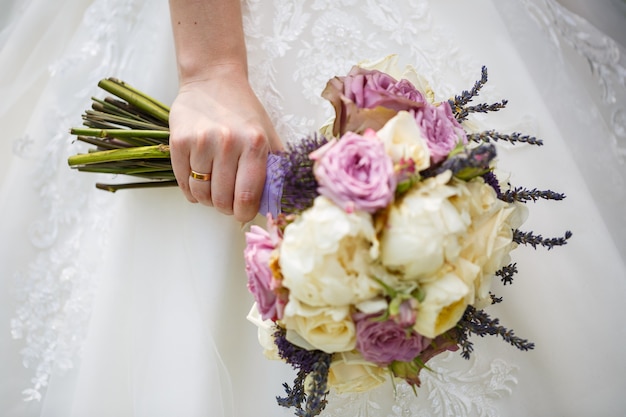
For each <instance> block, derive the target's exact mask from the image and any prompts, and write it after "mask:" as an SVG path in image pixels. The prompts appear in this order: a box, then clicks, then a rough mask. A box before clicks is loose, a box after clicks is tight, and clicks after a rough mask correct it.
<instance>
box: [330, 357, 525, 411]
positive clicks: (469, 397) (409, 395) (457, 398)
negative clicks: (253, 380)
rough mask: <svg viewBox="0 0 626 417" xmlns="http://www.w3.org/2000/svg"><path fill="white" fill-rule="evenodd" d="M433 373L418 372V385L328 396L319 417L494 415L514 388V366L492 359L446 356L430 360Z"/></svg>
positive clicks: (399, 384)
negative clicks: (415, 387)
mask: <svg viewBox="0 0 626 417" xmlns="http://www.w3.org/2000/svg"><path fill="white" fill-rule="evenodd" d="M429 366H430V367H431V369H432V372H428V371H424V372H423V373H422V374H421V378H422V386H421V387H420V388H418V389H417V391H416V392H415V391H413V388H411V387H410V386H409V385H408V384H406V383H404V382H402V383H398V384H397V385H396V386H395V391H394V388H393V387H392V386H391V384H387V385H384V386H382V387H380V388H377V389H375V390H372V391H370V392H367V393H362V394H343V395H340V394H331V397H330V398H329V405H328V407H327V410H325V411H324V413H323V414H322V416H323V417H343V416H348V415H349V416H355V417H429V416H435V415H436V416H442V417H457V416H468V415H475V416H480V417H495V416H497V415H499V414H498V409H497V406H496V400H497V399H498V398H501V397H503V396H506V395H510V394H511V392H512V389H513V387H514V386H515V385H516V384H517V379H516V378H515V376H514V373H515V371H516V370H517V367H515V366H512V365H510V364H507V363H506V362H504V361H502V360H500V359H495V360H493V361H492V362H490V363H482V362H481V361H480V360H479V359H478V357H477V356H474V357H473V358H472V359H471V360H470V361H465V360H464V359H462V358H460V357H459V356H458V355H457V354H453V353H449V354H446V355H444V356H443V357H441V358H435V359H433V360H432V361H431V362H429Z"/></svg>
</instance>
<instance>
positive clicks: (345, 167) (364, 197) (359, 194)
mask: <svg viewBox="0 0 626 417" xmlns="http://www.w3.org/2000/svg"><path fill="white" fill-rule="evenodd" d="M310 158H311V159H313V160H314V161H316V162H315V165H314V167H313V172H314V174H315V178H316V179H317V182H318V184H319V188H318V192H319V193H320V194H321V195H323V196H325V197H327V198H329V199H330V200H332V201H333V202H334V203H335V204H337V205H338V206H339V207H342V208H343V209H344V210H345V211H346V212H348V213H351V212H352V211H354V210H363V211H366V212H368V213H373V212H375V211H376V210H378V209H381V208H384V207H386V206H387V205H388V204H389V203H390V202H391V201H392V199H393V196H394V193H395V190H396V178H395V175H394V169H393V161H392V160H391V158H390V157H389V156H388V155H387V153H386V152H385V146H384V144H383V143H382V141H381V140H380V139H379V138H378V137H377V136H376V134H375V133H374V131H372V130H368V131H366V132H365V134H364V135H363V136H361V135H358V134H356V133H352V132H348V133H346V134H345V135H343V137H342V138H341V139H339V140H338V141H336V140H334V141H330V142H329V143H327V144H326V145H324V146H322V147H321V148H319V149H317V150H316V151H314V152H312V153H311V155H310Z"/></svg>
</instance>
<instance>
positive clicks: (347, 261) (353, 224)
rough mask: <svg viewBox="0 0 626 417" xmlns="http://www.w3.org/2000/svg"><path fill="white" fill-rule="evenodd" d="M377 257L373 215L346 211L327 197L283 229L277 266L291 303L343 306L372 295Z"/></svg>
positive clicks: (375, 293) (377, 289)
mask: <svg viewBox="0 0 626 417" xmlns="http://www.w3.org/2000/svg"><path fill="white" fill-rule="evenodd" d="M377 257H378V241H377V238H376V232H375V230H374V226H373V224H372V217H371V216H370V215H369V214H368V213H365V212H358V211H357V212H353V213H350V214H348V213H346V212H345V211H344V210H342V209H341V208H339V207H338V206H336V205H335V204H334V203H332V202H331V201H330V200H329V199H327V198H326V197H322V196H320V197H317V198H316V199H315V202H314V204H313V207H311V208H310V209H308V210H306V211H304V212H303V213H302V215H301V216H300V217H298V219H296V220H295V221H294V222H293V223H291V224H289V225H288V226H287V227H286V228H285V233H284V236H283V241H282V244H281V246H280V259H279V264H280V268H281V272H282V275H283V281H282V284H283V286H284V287H286V288H288V289H289V291H290V293H289V297H290V300H291V299H297V300H299V301H301V302H303V303H305V304H308V305H310V306H315V307H323V306H331V307H332V306H346V305H349V304H356V303H358V302H360V301H364V300H368V299H370V298H372V297H374V296H376V295H377V294H378V293H379V292H380V291H381V290H380V286H379V285H378V284H377V283H376V282H375V281H374V280H373V279H371V278H370V274H369V270H370V265H371V264H372V262H373V260H374V259H376V258H377Z"/></svg>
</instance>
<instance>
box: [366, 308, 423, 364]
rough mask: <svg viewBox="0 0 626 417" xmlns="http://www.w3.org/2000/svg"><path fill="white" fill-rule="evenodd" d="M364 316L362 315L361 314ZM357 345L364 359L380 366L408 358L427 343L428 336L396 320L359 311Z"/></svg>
mask: <svg viewBox="0 0 626 417" xmlns="http://www.w3.org/2000/svg"><path fill="white" fill-rule="evenodd" d="M359 316H361V317H359ZM354 320H355V324H356V348H357V350H358V351H359V352H361V355H363V358H365V360H367V361H370V362H372V363H375V364H376V365H378V366H387V365H389V364H390V363H392V362H394V361H400V362H409V361H412V360H413V359H415V358H416V357H417V356H418V355H419V354H420V352H421V351H422V350H424V349H425V348H426V347H427V345H428V339H427V338H425V337H424V336H422V335H420V334H418V333H416V332H415V331H414V330H412V329H410V328H409V329H407V328H406V327H403V326H401V325H399V324H398V323H397V322H396V321H394V320H385V321H380V318H379V317H375V316H374V317H372V316H371V315H370V316H367V315H360V314H356V315H355V317H354Z"/></svg>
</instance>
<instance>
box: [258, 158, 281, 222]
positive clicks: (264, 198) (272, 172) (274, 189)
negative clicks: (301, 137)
mask: <svg viewBox="0 0 626 417" xmlns="http://www.w3.org/2000/svg"><path fill="white" fill-rule="evenodd" d="M282 161H283V157H282V156H280V155H276V154H269V155H268V156H267V167H266V171H265V185H264V187H263V194H262V195H261V206H260V207H259V214H261V215H263V216H266V217H267V215H268V214H271V215H272V217H273V218H276V216H278V213H280V211H281V210H280V200H281V198H282V196H283V184H284V182H285V172H284V171H283V164H282Z"/></svg>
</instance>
